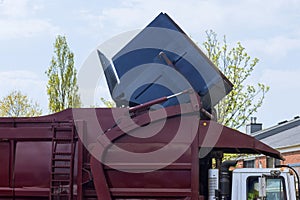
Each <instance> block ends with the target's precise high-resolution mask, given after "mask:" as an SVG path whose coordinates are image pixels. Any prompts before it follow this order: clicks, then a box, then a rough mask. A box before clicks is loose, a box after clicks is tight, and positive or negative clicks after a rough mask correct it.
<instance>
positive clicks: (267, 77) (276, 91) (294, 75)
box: [256, 68, 300, 128]
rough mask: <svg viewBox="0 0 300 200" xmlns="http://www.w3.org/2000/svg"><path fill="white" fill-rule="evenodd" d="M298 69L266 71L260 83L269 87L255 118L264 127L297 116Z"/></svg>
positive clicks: (298, 96) (299, 95) (299, 73)
mask: <svg viewBox="0 0 300 200" xmlns="http://www.w3.org/2000/svg"><path fill="white" fill-rule="evenodd" d="M299 77H300V69H299V68H298V69H284V68H283V69H267V70H264V71H263V73H262V76H261V81H263V82H265V83H266V84H267V85H269V86H271V88H270V91H269V92H268V93H267V95H266V99H265V101H264V104H263V106H262V108H261V109H260V110H259V112H258V113H257V115H256V116H257V117H258V118H259V120H260V121H261V122H263V123H264V125H265V126H264V127H265V128H266V127H269V126H273V125H274V123H277V122H280V121H282V120H290V119H291V118H292V117H294V116H296V115H299V114H300V110H299V100H300V93H299V89H300V81H299Z"/></svg>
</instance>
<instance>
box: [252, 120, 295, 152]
mask: <svg viewBox="0 0 300 200" xmlns="http://www.w3.org/2000/svg"><path fill="white" fill-rule="evenodd" d="M253 136H254V137H255V138H256V139H258V140H260V141H262V142H263V143H265V144H267V145H269V146H271V147H273V148H275V149H288V148H291V147H295V146H298V147H300V117H295V118H294V119H293V120H290V121H283V122H280V123H278V124H277V125H276V126H273V127H270V128H268V129H264V130H261V131H258V132H255V133H253Z"/></svg>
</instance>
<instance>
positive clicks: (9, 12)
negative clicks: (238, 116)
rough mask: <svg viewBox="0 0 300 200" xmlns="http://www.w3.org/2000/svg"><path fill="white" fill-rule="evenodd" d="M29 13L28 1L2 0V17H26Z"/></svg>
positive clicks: (0, 9)
mask: <svg viewBox="0 0 300 200" xmlns="http://www.w3.org/2000/svg"><path fill="white" fill-rule="evenodd" d="M28 11H29V10H28V0H2V3H1V5H0V13H1V14H0V16H1V15H2V16H6V17H24V16H27V15H28Z"/></svg>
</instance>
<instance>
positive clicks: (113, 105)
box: [100, 97, 116, 108]
mask: <svg viewBox="0 0 300 200" xmlns="http://www.w3.org/2000/svg"><path fill="white" fill-rule="evenodd" d="M100 100H101V101H102V103H104V105H105V106H106V107H107V108H113V107H116V104H115V102H113V101H109V100H106V99H105V98H103V97H101V98H100Z"/></svg>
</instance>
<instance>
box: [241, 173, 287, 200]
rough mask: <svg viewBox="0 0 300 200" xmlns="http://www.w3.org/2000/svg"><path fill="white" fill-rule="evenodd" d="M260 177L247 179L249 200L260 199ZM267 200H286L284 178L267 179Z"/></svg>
mask: <svg viewBox="0 0 300 200" xmlns="http://www.w3.org/2000/svg"><path fill="white" fill-rule="evenodd" d="M258 178H259V176H250V177H248V178H247V200H258V199H259V194H258V191H259V188H258V187H259V184H258ZM266 192H267V197H266V200H286V190H285V185H284V178H283V177H266Z"/></svg>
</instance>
